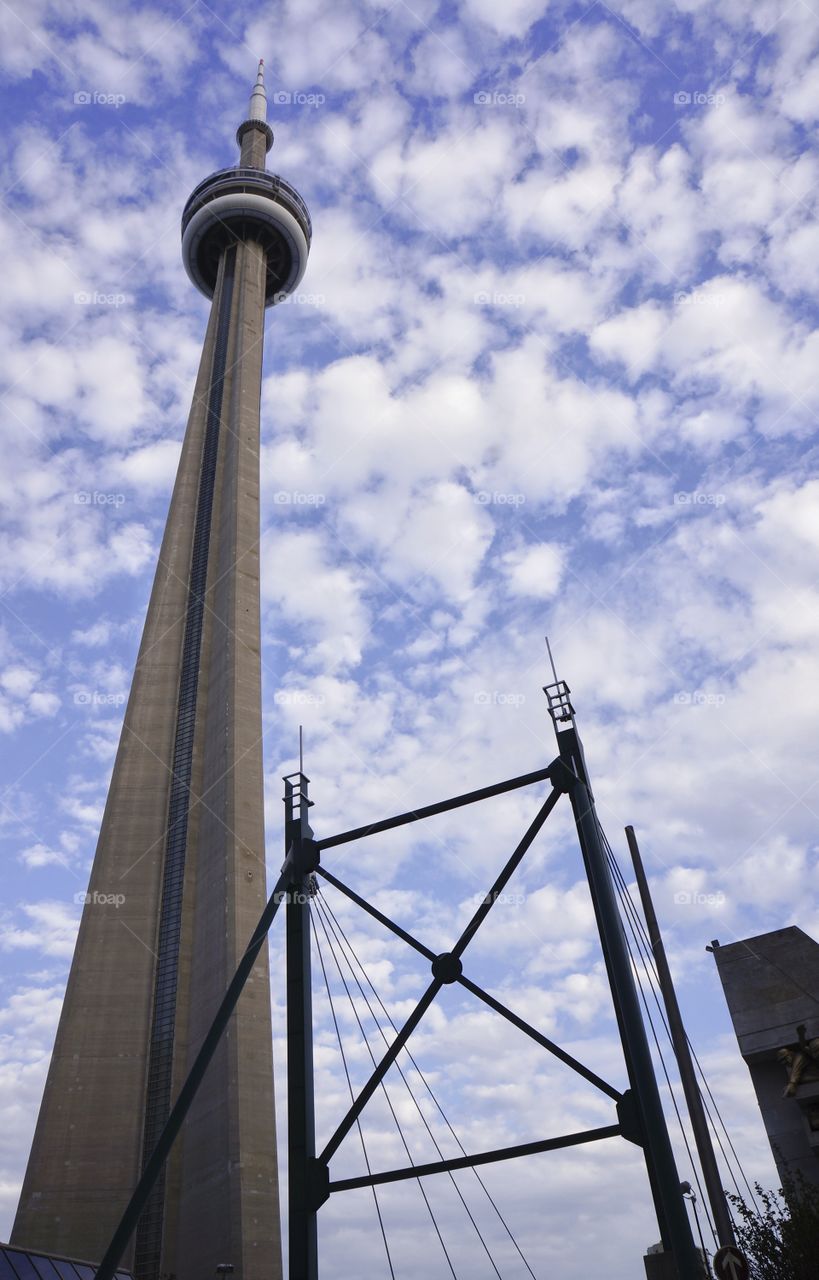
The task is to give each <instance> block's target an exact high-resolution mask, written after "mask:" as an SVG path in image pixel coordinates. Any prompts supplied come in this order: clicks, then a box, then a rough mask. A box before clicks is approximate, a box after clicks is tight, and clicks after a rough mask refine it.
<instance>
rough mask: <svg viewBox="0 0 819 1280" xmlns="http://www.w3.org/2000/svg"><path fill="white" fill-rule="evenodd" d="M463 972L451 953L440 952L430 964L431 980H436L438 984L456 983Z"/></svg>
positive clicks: (456, 958) (459, 963) (455, 957)
mask: <svg viewBox="0 0 819 1280" xmlns="http://www.w3.org/2000/svg"><path fill="white" fill-rule="evenodd" d="M463 971H464V967H463V965H462V964H461V962H460V960H459V959H458V957H457V956H454V955H453V954H452V952H451V951H442V952H441V954H440V955H439V956H436V957H435V959H434V960H433V962H432V976H433V978H437V979H438V981H439V982H443V983H444V984H445V985H448V984H449V983H450V982H457V981H458V979H459V978H460V976H461V974H462V973H463Z"/></svg>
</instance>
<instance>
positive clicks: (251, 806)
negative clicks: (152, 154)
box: [12, 63, 311, 1280]
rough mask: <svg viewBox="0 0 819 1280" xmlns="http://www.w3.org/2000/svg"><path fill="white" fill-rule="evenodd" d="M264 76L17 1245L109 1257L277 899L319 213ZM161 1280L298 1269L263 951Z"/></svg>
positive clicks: (219, 263)
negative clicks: (296, 358) (274, 410)
mask: <svg viewBox="0 0 819 1280" xmlns="http://www.w3.org/2000/svg"><path fill="white" fill-rule="evenodd" d="M266 108H267V102H266V97H265V90H264V68H263V66H262V64H261V63H260V64H259V72H258V76H257V79H256V84H255V86H254V88H253V91H252V94H251V97H250V107H249V110H248V116H247V119H246V120H244V121H243V123H242V124H240V125H239V129H238V132H237V142H238V144H239V147H240V158H239V164H238V167H235V168H230V169H222V170H220V171H219V172H217V173H214V174H212V175H211V176H210V177H209V178H206V179H205V181H204V182H202V183H200V184H199V186H197V187H196V188H195V190H194V191H193V193H192V194H191V196H190V198H189V200H188V202H187V204H186V206H185V209H184V212H183V215H182V257H183V261H184V264H185V270H186V271H187V273H188V275H189V277H190V279H191V280H192V282H193V283H194V284H195V285H196V287H197V288H198V289H199V290H200V291H201V292H202V293H204V294H205V296H206V297H207V298H209V299H211V309H210V318H209V321H208V326H207V332H206V334H205V341H204V347H203V351H202V358H201V362H200V365H199V373H198V377H197V380H196V387H195V391H194V396H193V405H192V407H191V411H190V416H189V418H188V424H187V429H186V432H185V438H184V442H183V445H182V454H181V458H180V462H179V470H178V472H177V477H176V483H175V485H174V490H173V496H172V498H171V505H170V511H169V514H168V521H167V525H166V528H165V534H164V537H163V540H162V546H161V550H160V553H159V563H158V565H157V569H156V576H155V579H154V584H153V588H152V591H151V597H150V602H149V605H148V613H147V618H146V621H145V627H144V631H143V635H142V641H141V645H140V649H139V655H138V658H137V663H136V669H135V671H134V678H133V683H132V686H131V693H130V697H129V700H128V705H127V709H126V712H125V720H124V724H123V729H122V735H121V738H120V742H119V747H118V750H117V755H116V760H115V764H114V769H113V774H112V777H111V784H110V789H109V792H108V799H107V803H106V806H105V812H104V816H103V820H102V827H101V830H100V835H99V842H98V844H97V850H96V855H95V858H94V864H93V869H92V872H91V880H90V884H89V890H88V894H87V898H86V904H85V907H84V909H83V915H82V921H81V924H80V930H79V936H78V938H77V945H76V950H75V952H74V958H73V961H72V965H71V971H70V975H69V979H68V987H67V990H66V995H65V1003H64V1005H63V1009H62V1015H61V1018H60V1023H59V1028H58V1031H57V1038H56V1042H55V1046H54V1052H53V1056H52V1059H51V1065H50V1069H49V1072H48V1078H47V1081H46V1086H45V1092H44V1095H43V1101H42V1105H41V1108H40V1113H39V1118H38V1121H37V1127H36V1132H35V1136H34V1142H33V1145H32V1149H31V1155H30V1157H29V1162H28V1167H27V1170H26V1175H25V1181H24V1184H23V1189H22V1194H21V1198H20V1204H19V1208H18V1211H17V1217H16V1220H15V1224H14V1230H13V1234H12V1243H14V1244H16V1245H19V1246H22V1247H26V1248H29V1249H39V1250H43V1251H47V1252H50V1253H54V1254H61V1255H64V1256H68V1257H73V1258H81V1259H89V1260H95V1259H99V1258H101V1257H102V1255H103V1254H104V1252H105V1249H106V1246H107V1245H108V1242H109V1240H110V1237H111V1235H112V1233H113V1231H114V1228H115V1227H116V1225H117V1222H118V1221H119V1218H120V1216H121V1214H122V1211H123V1209H124V1207H125V1205H126V1204H127V1202H128V1199H129V1197H130V1195H131V1192H132V1191H133V1188H134V1186H135V1184H136V1182H137V1180H138V1178H139V1175H140V1172H141V1170H142V1167H143V1165H144V1163H145V1161H146V1160H147V1159H148V1157H149V1156H150V1154H151V1152H152V1150H153V1148H154V1146H155V1144H156V1140H157V1137H158V1135H159V1133H160V1132H161V1130H162V1127H163V1125H164V1123H165V1120H166V1119H167V1116H168V1112H169V1109H170V1106H171V1104H172V1102H173V1100H174V1098H175V1096H176V1093H177V1092H178V1090H179V1086H180V1084H181V1082H182V1081H183V1080H184V1078H185V1076H186V1074H187V1071H188V1069H189V1066H190V1063H191V1061H192V1059H193V1056H194V1055H195V1054H196V1052H197V1050H198V1048H199V1046H200V1044H201V1041H202V1039H203V1037H204V1035H205V1032H206V1031H207V1028H208V1027H209V1025H210V1022H211V1019H212V1017H213V1014H214V1012H215V1010H216V1008H217V1007H218V1005H219V1002H220V1000H221V998H222V996H223V994H224V992H225V989H226V987H227V985H228V983H229V981H230V979H231V977H232V975H233V973H234V970H235V968H236V965H237V963H238V961H239V959H240V957H241V955H242V952H243V951H244V948H245V945H246V943H247V941H248V939H249V938H250V936H251V934H252V932H253V930H254V927H255V925H256V922H257V920H258V918H259V915H260V913H261V911H262V908H263V907H264V905H265V902H266V900H267V893H266V886H265V845H264V823H263V793H262V729H261V664H260V628H259V407H260V394H261V373H262V344H263V337H264V320H265V308H266V307H269V306H271V305H273V304H274V303H276V302H278V301H280V300H282V299H283V298H285V297H286V296H287V294H288V293H290V292H291V291H292V290H293V289H295V288H296V286H297V285H298V283H299V281H300V280H301V278H302V276H303V274H304V270H305V267H306V265H307V256H308V253H309V248H310V237H311V227H310V216H309V214H308V211H307V207H306V205H305V204H304V201H303V200H302V199H301V197H300V196H299V194H298V193H297V192H296V191H295V189H294V188H293V187H292V186H290V184H289V183H287V182H285V180H284V179H283V178H280V177H277V176H276V175H274V174H272V173H269V172H267V170H266V167H265V166H266V155H267V152H268V151H269V149H270V147H271V145H272V142H273V134H272V131H271V129H270V126H269V125H268V123H267V120H266ZM125 1262H126V1264H127V1265H129V1266H130V1267H131V1268H132V1269H133V1273H134V1275H135V1276H136V1277H137V1280H160V1277H163V1278H164V1277H170V1276H173V1277H174V1278H175V1280H203V1278H204V1277H207V1276H212V1275H213V1274H214V1272H215V1268H216V1267H217V1265H220V1264H231V1265H232V1267H233V1268H234V1272H233V1274H234V1276H235V1277H236V1280H239V1278H240V1280H277V1278H278V1277H280V1276H281V1274H282V1263H281V1241H280V1225H279V1207H278V1179H277V1165H276V1126H275V1116H274V1103H273V1054H272V1035H271V1020H270V982H269V973H268V961H267V953H266V950H263V952H262V954H261V955H260V957H259V959H258V961H257V963H256V966H255V969H254V971H253V974H252V977H251V979H250V981H249V982H248V984H247V986H246V988H245V990H244V992H243V994H242V997H241V1000H240V1001H239V1004H238V1006H237V1009H236V1012H235V1014H234V1015H233V1017H232V1019H231V1022H230V1024H229V1027H228V1031H227V1033H226V1035H225V1036H224V1037H223V1039H222V1041H221V1043H220V1047H219V1049H218V1051H217V1053H216V1055H215V1057H214V1059H213V1061H212V1063H211V1065H210V1068H209V1070H208V1072H207V1075H206V1077H205V1080H204V1082H203V1085H202V1087H201V1089H200V1091H199V1093H198V1095H197V1098H196V1101H195V1104H194V1106H193V1107H192V1109H191V1111H190V1113H189V1116H188V1119H187V1121H186V1123H185V1126H184V1128H183V1130H182V1133H181V1135H180V1138H179V1140H178V1141H177V1143H176V1146H175V1148H174V1150H173V1153H172V1155H171V1158H170V1159H169V1161H168V1163H167V1166H166V1168H165V1171H164V1174H163V1176H162V1178H161V1179H160V1181H159V1183H158V1184H157V1185H156V1186H155V1188H154V1191H153V1194H152V1198H151V1200H150V1201H149V1204H148V1207H147V1209H146V1210H145V1211H144V1212H143V1214H142V1217H141V1218H140V1221H139V1225H138V1228H137V1232H136V1237H135V1241H134V1243H133V1244H132V1246H131V1249H130V1254H129V1256H128V1257H127V1258H126V1259H125Z"/></svg>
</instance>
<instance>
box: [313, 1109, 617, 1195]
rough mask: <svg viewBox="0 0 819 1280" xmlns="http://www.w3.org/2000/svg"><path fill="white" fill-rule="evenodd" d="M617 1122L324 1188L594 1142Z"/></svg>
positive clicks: (609, 1134) (371, 1183)
mask: <svg viewBox="0 0 819 1280" xmlns="http://www.w3.org/2000/svg"><path fill="white" fill-rule="evenodd" d="M619 1136H620V1126H619V1124H609V1125H605V1126H604V1127H603V1128H601V1129H583V1130H582V1131H581V1132H580V1133H567V1134H564V1135H563V1136H562V1137H560V1138H543V1139H541V1140H540V1141H538V1142H522V1143H518V1145H517V1146H514V1147H499V1148H498V1150H497V1151H481V1152H479V1153H478V1154H477V1155H474V1156H456V1157H455V1158H454V1159H452V1160H434V1161H432V1162H431V1163H430V1164H416V1165H413V1166H412V1167H411V1168H409V1169H388V1170H387V1171H386V1172H385V1173H373V1174H370V1175H369V1176H366V1177H361V1178H339V1179H338V1181H337V1182H331V1183H330V1184H329V1187H328V1190H329V1191H330V1192H331V1193H332V1192H333V1191H352V1190H354V1189H355V1188H358V1187H377V1186H381V1184H382V1183H385V1182H403V1181H404V1180H405V1179H407V1178H424V1177H426V1176H427V1174H432V1173H450V1172H451V1171H452V1170H453V1169H471V1168H474V1166H475V1165H479V1164H493V1163H495V1162H496V1161H498V1160H515V1159H517V1157H518V1156H533V1155H537V1154H538V1153H539V1152H541V1151H559V1150H560V1149H561V1147H577V1146H580V1144H581V1143H583V1142H598V1141H599V1140H600V1139H601V1138H618V1137H619Z"/></svg>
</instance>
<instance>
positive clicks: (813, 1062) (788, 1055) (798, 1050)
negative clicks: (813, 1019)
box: [776, 1026, 819, 1098]
mask: <svg viewBox="0 0 819 1280" xmlns="http://www.w3.org/2000/svg"><path fill="white" fill-rule="evenodd" d="M796 1034H797V1036H798V1037H799V1040H798V1043H797V1044H795V1045H787V1046H786V1047H785V1048H784V1049H779V1050H777V1054H776V1056H777V1059H778V1061H779V1062H781V1063H782V1065H783V1066H784V1068H785V1070H786V1071H787V1073H788V1083H787V1085H786V1086H785V1092H784V1094H783V1097H785V1098H792V1097H793V1096H794V1095H795V1093H796V1089H797V1085H800V1084H808V1083H816V1082H819V1036H815V1037H814V1038H813V1039H812V1040H808V1039H806V1037H805V1027H804V1026H800V1027H797V1028H796Z"/></svg>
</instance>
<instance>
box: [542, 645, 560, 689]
mask: <svg viewBox="0 0 819 1280" xmlns="http://www.w3.org/2000/svg"><path fill="white" fill-rule="evenodd" d="M543 639H544V640H545V641H546V652H547V653H548V655H549V662H550V663H551V664H552V675H553V676H554V678H555V684H557V671H556V670H555V660H554V658H553V657H552V646H551V645H550V644H549V637H548V636H544V637H543Z"/></svg>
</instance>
